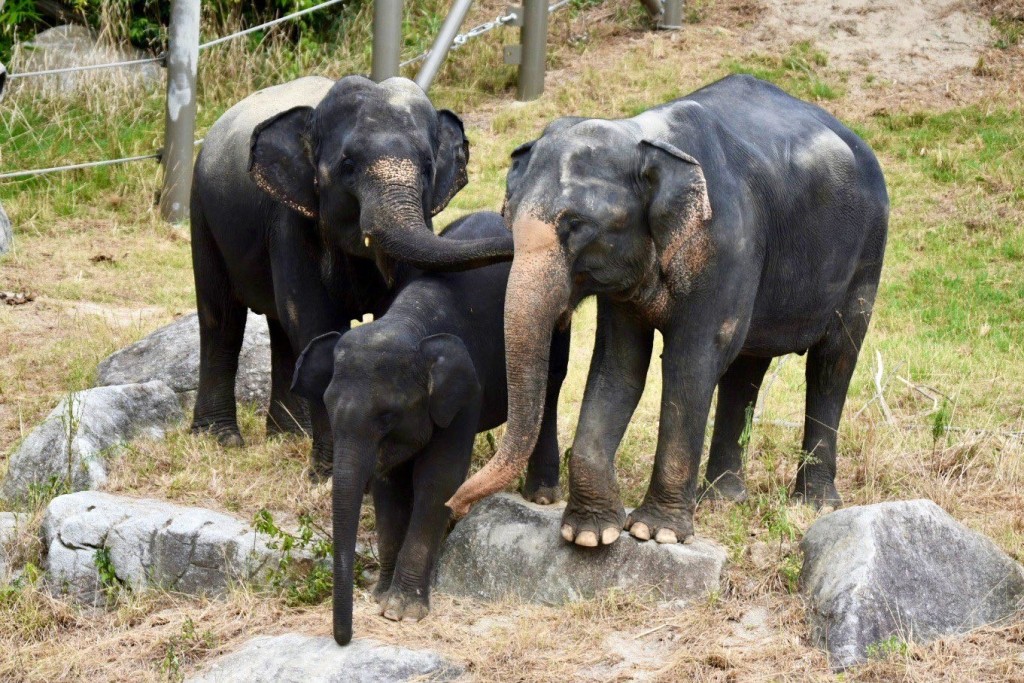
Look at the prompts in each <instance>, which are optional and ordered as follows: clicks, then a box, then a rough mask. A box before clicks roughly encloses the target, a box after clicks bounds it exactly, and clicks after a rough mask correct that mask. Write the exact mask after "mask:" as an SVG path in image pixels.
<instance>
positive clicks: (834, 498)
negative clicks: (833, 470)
mask: <svg viewBox="0 0 1024 683" xmlns="http://www.w3.org/2000/svg"><path fill="white" fill-rule="evenodd" d="M791 498H792V500H793V501H794V502H797V503H803V504H804V505H810V506H811V507H813V508H814V509H815V510H820V509H822V508H839V507H842V506H843V498H842V496H840V495H839V491H837V490H836V485H835V482H833V481H826V482H814V481H807V480H806V479H804V478H803V477H801V476H800V475H797V478H796V485H795V486H794V487H793V495H792V496H791Z"/></svg>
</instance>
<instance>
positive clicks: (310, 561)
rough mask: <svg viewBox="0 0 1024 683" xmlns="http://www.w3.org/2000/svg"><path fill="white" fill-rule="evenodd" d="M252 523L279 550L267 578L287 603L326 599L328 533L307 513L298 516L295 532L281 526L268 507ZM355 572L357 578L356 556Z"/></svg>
mask: <svg viewBox="0 0 1024 683" xmlns="http://www.w3.org/2000/svg"><path fill="white" fill-rule="evenodd" d="M254 526H255V527H256V531H258V532H260V533H262V534H266V535H267V536H269V537H270V538H271V540H270V541H269V542H268V543H267V545H268V546H269V547H271V548H273V549H275V550H279V551H280V552H281V556H280V557H279V558H278V562H277V568H276V569H274V570H273V571H272V572H271V573H270V576H269V580H270V585H271V587H273V588H274V590H276V591H278V592H280V593H281V594H282V595H283V596H284V598H285V600H286V602H287V603H288V605H289V606H293V607H294V606H296V605H316V604H319V603H321V602H323V601H324V600H326V599H327V597H328V596H329V595H330V594H331V588H332V587H333V585H334V583H333V577H332V575H331V564H330V560H331V557H332V556H333V550H334V544H333V543H332V541H331V538H330V534H328V533H327V531H326V530H325V529H324V528H323V527H321V526H320V525H318V524H317V523H316V522H314V521H313V518H312V517H311V516H310V515H307V514H303V515H299V528H298V532H297V533H294V534H293V533H290V532H288V531H285V530H284V529H281V528H280V527H279V526H278V525H277V523H276V522H274V518H273V516H272V515H271V514H270V512H269V511H268V510H260V511H259V512H257V513H256V518H255V520H254ZM355 573H356V577H357V579H358V577H361V576H362V574H363V569H362V566H361V563H360V562H359V558H358V557H357V562H356V572H355Z"/></svg>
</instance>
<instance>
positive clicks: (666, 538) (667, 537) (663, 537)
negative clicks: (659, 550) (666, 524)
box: [654, 529, 679, 543]
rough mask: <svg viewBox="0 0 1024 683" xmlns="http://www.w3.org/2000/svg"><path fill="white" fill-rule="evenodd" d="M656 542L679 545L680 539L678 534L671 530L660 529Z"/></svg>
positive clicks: (655, 538)
mask: <svg viewBox="0 0 1024 683" xmlns="http://www.w3.org/2000/svg"><path fill="white" fill-rule="evenodd" d="M654 540H655V541H657V542H658V543H678V542H679V539H678V538H677V537H676V532H674V531H672V530H671V529H658V533H657V534H656V535H655V537H654Z"/></svg>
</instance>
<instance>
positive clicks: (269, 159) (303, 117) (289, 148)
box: [249, 107, 319, 218]
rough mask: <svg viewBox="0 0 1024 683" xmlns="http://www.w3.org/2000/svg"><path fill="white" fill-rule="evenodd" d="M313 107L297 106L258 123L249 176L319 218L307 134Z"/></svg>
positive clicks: (284, 201) (279, 198) (291, 205)
mask: <svg viewBox="0 0 1024 683" xmlns="http://www.w3.org/2000/svg"><path fill="white" fill-rule="evenodd" d="M312 112H313V108H312V107H294V108H292V109H289V110H287V111H284V112H281V113H280V114H277V115H276V116H272V117H271V118H269V119H267V120H266V121H264V122H263V123H261V124H259V125H258V126H256V129H255V130H254V131H253V132H252V139H251V141H250V146H249V176H250V177H251V178H252V179H253V182H255V183H256V185H258V186H259V188H260V189H261V190H263V191H264V192H266V193H267V194H269V195H270V196H271V197H273V198H274V199H276V200H277V201H279V202H281V203H282V204H284V205H285V206H287V207H289V208H291V209H293V210H295V211H298V212H299V213H301V214H302V215H303V216H305V217H306V218H316V217H317V214H318V213H319V211H318V208H319V202H318V201H317V193H316V169H315V168H314V166H313V160H312V153H311V150H310V145H309V140H308V137H307V135H306V127H307V125H308V123H309V117H310V114H312Z"/></svg>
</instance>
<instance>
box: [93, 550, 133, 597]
mask: <svg viewBox="0 0 1024 683" xmlns="http://www.w3.org/2000/svg"><path fill="white" fill-rule="evenodd" d="M92 561H93V564H94V565H96V573H97V574H98V575H99V579H100V587H101V588H102V589H103V592H104V593H105V594H106V596H107V601H108V602H112V601H114V600H116V599H117V597H118V596H119V595H120V594H121V591H122V590H123V589H126V588H127V586H126V585H125V583H124V582H123V581H122V580H121V579H120V578H119V577H118V576H117V569H116V568H115V567H114V561H113V559H112V558H111V557H110V549H109V548H97V549H96V552H95V553H93V555H92Z"/></svg>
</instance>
